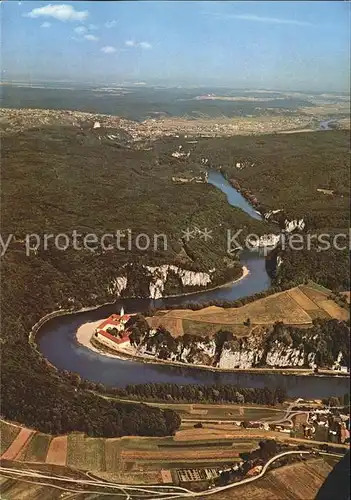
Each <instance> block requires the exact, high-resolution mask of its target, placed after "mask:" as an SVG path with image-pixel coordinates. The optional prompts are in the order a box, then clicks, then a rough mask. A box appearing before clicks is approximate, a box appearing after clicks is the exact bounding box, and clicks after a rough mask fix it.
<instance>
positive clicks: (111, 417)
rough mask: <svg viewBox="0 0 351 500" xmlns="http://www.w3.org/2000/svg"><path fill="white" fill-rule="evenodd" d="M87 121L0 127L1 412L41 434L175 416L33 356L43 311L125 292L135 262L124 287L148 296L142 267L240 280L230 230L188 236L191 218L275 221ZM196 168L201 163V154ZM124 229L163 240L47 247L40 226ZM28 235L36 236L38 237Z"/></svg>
mask: <svg viewBox="0 0 351 500" xmlns="http://www.w3.org/2000/svg"><path fill="white" fill-rule="evenodd" d="M81 125H82V126H81V127H79V126H72V127H67V126H62V125H60V126H59V125H58V126H57V127H52V126H50V127H48V126H47V127H46V126H44V125H43V124H40V123H38V128H30V129H26V128H25V127H24V129H23V130H22V131H18V132H17V133H11V127H9V126H7V128H6V131H5V133H4V134H3V139H2V189H1V197H2V199H1V207H2V213H1V216H2V237H3V241H4V242H5V241H6V240H7V238H8V237H11V235H13V238H12V239H11V240H10V244H9V245H8V248H7V249H6V251H5V252H4V255H3V257H2V293H1V311H2V332H1V334H2V339H1V342H2V345H1V347H2V349H1V350H2V391H1V397H2V404H1V411H2V413H3V415H4V416H5V417H6V418H9V419H13V420H16V421H18V422H23V423H25V424H26V425H28V426H32V427H36V428H37V429H39V430H41V431H42V432H53V433H65V432H69V431H72V430H80V431H82V432H88V433H89V434H91V435H99V436H100V435H104V436H112V435H123V434H145V435H161V434H162V435H164V434H169V433H172V432H173V430H174V421H172V423H170V420H169V418H168V417H167V416H166V415H165V414H164V413H163V412H161V411H159V410H155V409H150V408H148V407H143V408H142V411H141V410H140V407H138V408H136V407H134V406H133V405H124V404H117V403H112V402H108V401H104V400H102V399H101V398H98V397H95V396H93V395H91V394H90V393H89V394H87V393H86V392H85V390H84V388H83V387H80V389H79V391H78V392H76V391H75V387H74V386H72V385H71V382H70V381H69V380H68V379H67V376H66V375H62V374H60V373H58V372H55V371H53V369H52V368H51V367H49V366H48V364H47V363H46V362H45V360H43V359H40V358H39V357H38V354H37V353H36V352H35V351H34V350H33V349H32V347H31V346H30V345H29V343H28V335H29V332H30V330H31V328H32V326H33V325H34V324H35V323H36V322H37V321H38V320H39V319H40V318H41V317H42V316H43V315H44V314H46V313H48V312H51V311H53V310H56V309H58V308H60V307H72V306H73V307H75V308H79V307H81V306H88V305H96V304H101V303H103V302H106V301H113V300H115V299H116V298H117V296H118V295H117V291H116V290H115V289H114V288H113V286H112V285H111V284H113V283H114V280H115V279H116V277H118V276H121V273H123V272H127V271H126V268H125V267H123V266H125V264H127V263H128V264H132V265H131V266H129V267H128V273H129V276H128V281H129V288H128V289H127V290H124V293H125V294H127V295H144V296H147V295H148V279H149V278H148V276H146V275H145V274H143V272H142V271H143V270H144V269H145V268H144V267H142V266H145V265H146V264H147V265H149V266H150V265H156V264H158V265H160V264H163V263H167V264H171V263H173V264H176V265H178V266H180V267H182V268H184V269H190V270H191V269H194V270H202V271H208V270H209V269H210V268H215V269H216V272H215V273H214V274H213V280H214V281H213V283H216V282H221V280H224V281H225V280H228V279H231V278H236V277H238V276H239V275H241V265H240V263H239V261H238V260H230V259H228V258H227V256H226V246H225V234H224V233H222V232H219V233H220V234H221V235H222V239H217V240H216V244H213V243H211V244H209V243H206V242H204V241H202V240H200V239H197V240H195V239H194V240H192V241H190V242H189V243H187V244H185V242H184V241H183V240H182V230H183V229H186V228H187V227H188V226H191V227H193V226H195V225H197V226H198V227H200V228H203V227H209V228H211V227H213V228H215V227H217V226H218V221H219V220H222V221H223V224H225V225H226V226H227V227H230V228H231V229H235V228H238V229H239V228H240V227H244V228H245V233H246V234H248V233H249V232H258V233H259V234H264V232H266V231H267V229H269V224H267V223H262V222H259V221H252V220H251V219H250V218H249V217H248V216H247V215H246V214H244V213H243V212H241V211H240V210H236V209H234V208H231V207H230V206H229V205H228V203H227V201H226V198H225V196H224V195H222V194H221V193H219V192H218V191H217V190H216V189H215V188H214V187H212V186H210V185H208V184H187V185H178V184H176V183H174V182H172V180H171V179H172V176H173V175H177V174H179V173H181V172H182V171H183V169H184V163H183V162H182V161H181V160H178V159H176V158H172V156H171V154H170V152H169V153H167V154H166V153H165V154H159V153H158V152H157V151H154V150H148V151H145V150H138V149H131V148H130V147H129V145H128V144H127V143H126V142H125V141H124V139H123V140H122V139H121V140H120V139H118V140H115V141H110V140H108V139H106V137H105V136H101V134H104V133H105V132H104V131H103V130H99V129H97V130H93V128H92V125H93V124H92V123H90V124H81ZM113 132H114V133H115V134H116V133H117V132H116V131H113ZM111 133H112V132H111ZM118 137H120V135H119V136H118ZM193 171H194V172H195V173H201V171H202V170H201V167H200V165H197V163H196V162H195V163H194V165H193ZM127 229H130V230H131V231H132V233H133V234H138V233H139V232H142V233H146V234H148V235H149V236H150V237H151V236H152V235H153V234H154V233H164V234H165V235H166V236H167V243H168V245H167V248H163V247H161V250H154V248H153V246H151V248H150V249H149V250H146V251H141V250H139V251H138V250H137V249H136V248H135V246H134V245H132V246H131V248H130V250H128V249H127V250H126V251H121V250H118V249H116V248H115V249H114V250H111V251H102V250H101V249H100V248H98V249H95V250H94V251H92V250H90V249H89V248H88V249H85V250H75V249H73V248H72V246H70V247H69V248H67V250H65V251H63V250H59V249H57V248H55V245H54V242H53V239H51V240H48V244H47V248H46V249H45V248H43V238H44V234H45V233H46V234H54V235H57V234H59V233H67V234H68V235H70V234H72V231H73V230H76V231H77V232H78V233H80V234H81V235H86V234H88V233H94V234H96V235H97V236H98V237H100V236H101V235H103V234H104V233H115V232H116V231H117V230H127ZM34 233H36V234H38V236H39V238H40V244H39V248H38V250H37V251H35V252H34V251H29V252H27V253H28V255H26V247H25V238H26V234H30V235H31V234H33V235H34ZM82 237H83V236H82ZM82 237H81V238H82ZM31 238H32V239H31V242H32V243H33V245H34V243H35V242H36V239H35V237H34V236H33V237H31ZM80 242H81V239H80ZM61 244H62V241H61ZM127 248H128V247H127ZM228 261H229V263H230V266H228ZM123 270H124V271H123ZM222 282H223V281H222ZM168 287H169V288H172V287H174V283H173V284H172V283H169V284H168ZM179 291H182V290H179ZM167 418H168V419H167ZM171 420H172V419H171ZM111 421H113V422H114V423H113V425H112V424H111Z"/></svg>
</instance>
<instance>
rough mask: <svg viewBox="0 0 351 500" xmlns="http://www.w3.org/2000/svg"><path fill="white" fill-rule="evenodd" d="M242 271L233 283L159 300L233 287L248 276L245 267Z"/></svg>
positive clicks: (248, 272)
mask: <svg viewBox="0 0 351 500" xmlns="http://www.w3.org/2000/svg"><path fill="white" fill-rule="evenodd" d="M242 271H243V273H242V275H241V276H240V278H237V279H236V280H234V281H227V283H223V285H217V286H214V287H212V288H205V289H204V290H197V291H195V292H187V293H177V294H175V295H167V296H166V297H161V298H163V299H173V298H177V297H185V296H188V295H197V294H199V293H201V292H204V293H207V292H212V291H213V290H219V289H220V288H226V287H229V286H232V285H235V284H236V283H239V281H241V280H243V279H244V278H246V276H248V275H249V274H250V270H249V269H248V268H247V267H246V266H243V267H242Z"/></svg>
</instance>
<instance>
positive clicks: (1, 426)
mask: <svg viewBox="0 0 351 500" xmlns="http://www.w3.org/2000/svg"><path fill="white" fill-rule="evenodd" d="M20 430H21V429H20V427H17V426H16V425H12V424H9V423H7V422H4V421H3V420H0V453H1V455H2V454H3V453H4V452H5V451H6V450H7V448H8V447H9V446H10V444H11V443H12V441H13V440H14V439H15V438H16V436H18V434H19V432H20Z"/></svg>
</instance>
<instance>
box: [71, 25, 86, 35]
mask: <svg viewBox="0 0 351 500" xmlns="http://www.w3.org/2000/svg"><path fill="white" fill-rule="evenodd" d="M73 31H74V32H75V33H77V34H78V35H84V33H86V32H87V31H88V30H87V28H86V27H85V26H77V27H76V28H74V30H73Z"/></svg>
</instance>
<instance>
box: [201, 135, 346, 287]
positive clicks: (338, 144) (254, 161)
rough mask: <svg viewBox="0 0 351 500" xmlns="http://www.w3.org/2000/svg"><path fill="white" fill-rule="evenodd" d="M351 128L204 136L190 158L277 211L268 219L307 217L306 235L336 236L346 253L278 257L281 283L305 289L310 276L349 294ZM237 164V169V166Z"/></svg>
mask: <svg viewBox="0 0 351 500" xmlns="http://www.w3.org/2000/svg"><path fill="white" fill-rule="evenodd" d="M349 147H350V145H349V134H348V132H347V131H327V132H315V133H306V134H303V133H299V134H292V135H284V134H275V135H270V136H257V137H235V139H233V138H216V139H206V140H205V139H203V140H199V142H198V143H197V144H196V145H195V146H194V150H193V151H192V157H193V158H194V157H195V158H200V157H201V156H205V157H207V158H208V159H209V165H210V166H211V167H212V168H215V169H218V170H221V171H222V172H223V174H224V175H225V176H226V177H227V179H228V180H229V181H230V182H231V183H232V184H233V185H235V187H237V188H239V190H240V191H241V192H242V194H243V195H244V196H246V198H247V199H248V200H249V201H250V202H252V203H253V204H254V205H255V206H256V207H257V208H258V209H259V210H260V211H261V212H262V213H263V214H267V213H269V212H270V211H272V210H280V212H278V213H276V214H274V215H273V216H272V217H271V220H273V219H274V220H275V221H276V222H277V223H279V224H280V226H281V227H283V226H284V221H285V220H288V221H292V220H297V219H303V220H304V223H305V228H304V235H305V241H307V234H310V235H312V234H313V235H317V236H318V235H322V234H328V235H330V237H329V241H330V242H332V241H333V238H334V237H335V236H336V235H338V234H343V235H344V236H343V237H342V238H340V239H339V240H338V244H339V245H340V246H342V245H345V244H346V247H347V248H346V249H345V250H343V251H342V250H338V249H335V248H333V247H332V248H331V249H328V250H324V249H323V250H320V248H324V245H319V246H318V247H319V248H318V247H317V243H316V239H313V240H312V245H311V250H309V249H306V246H307V244H306V245H304V247H305V248H304V249H303V250H298V251H296V250H289V245H286V246H287V248H286V249H284V250H282V251H281V252H280V254H281V257H282V259H283V264H282V266H281V267H280V269H279V273H278V276H277V283H278V284H279V283H283V284H290V286H292V285H294V284H300V283H301V282H302V281H303V280H304V279H306V278H308V279H312V280H314V281H316V282H318V283H320V284H323V285H324V286H327V287H328V288H331V289H333V290H348V289H349V287H350V281H349V227H350V212H349V206H350V158H349ZM238 164H239V165H240V167H239V168H238V167H237V165H238Z"/></svg>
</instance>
